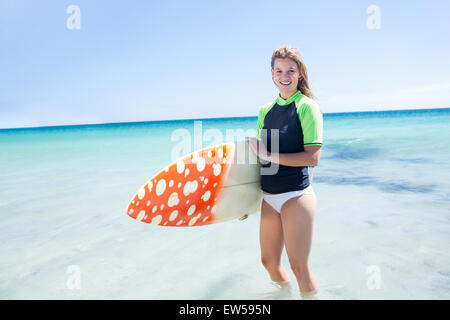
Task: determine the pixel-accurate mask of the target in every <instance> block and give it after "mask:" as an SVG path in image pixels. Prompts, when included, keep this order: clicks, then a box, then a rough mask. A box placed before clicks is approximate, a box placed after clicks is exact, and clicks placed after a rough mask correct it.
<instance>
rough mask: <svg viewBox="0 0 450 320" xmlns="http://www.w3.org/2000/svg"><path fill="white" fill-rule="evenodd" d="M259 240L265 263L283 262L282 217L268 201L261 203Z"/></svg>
mask: <svg viewBox="0 0 450 320" xmlns="http://www.w3.org/2000/svg"><path fill="white" fill-rule="evenodd" d="M259 237H260V238H259V241H260V246H261V259H262V261H263V263H275V264H279V263H280V262H281V253H282V251H283V242H284V240H283V228H282V225H281V217H280V214H279V213H278V212H276V211H275V209H273V208H272V207H271V206H270V205H269V204H268V203H267V202H266V201H264V200H263V201H262V204H261V220H260V232H259Z"/></svg>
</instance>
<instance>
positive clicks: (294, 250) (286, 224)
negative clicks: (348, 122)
mask: <svg viewBox="0 0 450 320" xmlns="http://www.w3.org/2000/svg"><path fill="white" fill-rule="evenodd" d="M271 72H272V79H273V82H274V83H275V85H276V87H277V88H278V90H279V95H278V96H277V98H276V99H275V101H273V102H271V103H269V104H267V105H264V106H263V107H262V108H261V109H260V112H259V115H258V122H257V136H256V138H247V140H248V142H249V145H250V147H251V149H252V150H253V151H254V152H255V153H256V154H257V155H258V157H259V158H260V159H262V160H263V161H261V162H262V163H263V164H262V168H263V169H267V170H269V169H270V168H273V165H275V168H277V170H276V172H275V173H273V172H270V173H268V174H264V173H262V174H261V189H262V191H263V201H262V205H261V220H260V221H261V222H260V245H261V261H262V264H263V265H264V267H265V268H266V269H267V271H268V272H269V275H270V278H271V279H272V280H273V281H275V282H277V283H278V284H280V285H281V286H287V285H288V284H289V278H288V275H287V273H286V270H285V269H284V268H283V266H282V265H281V254H282V251H283V247H286V253H287V255H288V258H289V263H290V267H291V269H292V271H293V273H294V275H295V277H296V279H297V283H298V286H299V289H300V292H301V295H302V296H303V297H311V296H313V295H315V294H316V293H317V285H316V282H315V280H314V277H313V274H312V271H311V266H310V261H309V253H310V250H311V243H312V236H313V223H314V216H315V214H316V211H317V200H316V196H315V194H314V190H313V187H312V185H311V176H310V175H311V169H310V168H312V167H315V166H317V165H318V163H319V158H320V151H321V146H322V130H323V129H322V128H323V118H322V112H321V110H320V108H319V106H318V105H317V103H316V102H315V101H314V100H313V95H312V92H311V90H310V88H309V84H308V75H307V72H306V67H305V64H304V62H303V59H302V57H301V55H300V53H299V51H298V50H297V49H295V48H292V47H289V46H286V47H281V48H279V49H277V50H275V51H274V52H273V55H272V60H271ZM272 149H274V150H272ZM277 149H278V150H277ZM245 218H247V216H243V217H242V218H241V220H243V219H245Z"/></svg>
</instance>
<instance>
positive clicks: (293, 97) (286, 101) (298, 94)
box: [276, 90, 302, 106]
mask: <svg viewBox="0 0 450 320" xmlns="http://www.w3.org/2000/svg"><path fill="white" fill-rule="evenodd" d="M301 95H302V92H301V91H300V90H297V92H296V93H294V94H293V95H292V96H291V97H290V98H289V99H287V100H285V99H283V98H282V97H281V96H280V94H278V97H277V100H276V103H277V104H278V105H280V106H285V105H288V104H290V103H291V102H292V101H294V100H295V99H297V98H298V97H300V96H301Z"/></svg>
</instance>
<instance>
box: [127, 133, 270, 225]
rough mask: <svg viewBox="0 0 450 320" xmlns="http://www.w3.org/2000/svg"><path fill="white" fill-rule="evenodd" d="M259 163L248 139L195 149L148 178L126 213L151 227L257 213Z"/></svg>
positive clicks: (223, 219)
mask: <svg viewBox="0 0 450 320" xmlns="http://www.w3.org/2000/svg"><path fill="white" fill-rule="evenodd" d="M259 170H260V165H259V163H258V161H257V158H256V155H255V154H254V153H253V152H252V151H251V150H250V148H249V146H248V142H247V141H237V142H227V143H224V144H220V145H215V146H210V147H207V148H204V149H202V150H198V151H194V152H192V153H190V154H188V155H186V156H184V157H182V158H180V159H178V160H176V161H174V162H172V163H171V164H169V165H168V166H167V167H165V168H164V169H162V170H161V171H159V172H158V173H156V174H155V175H154V176H153V177H151V178H150V179H149V180H148V181H147V182H146V183H145V184H144V185H143V186H142V187H141V188H140V189H139V190H138V191H137V192H136V193H135V194H134V196H133V197H132V199H131V201H130V202H129V204H128V206H127V208H126V213H127V214H128V216H130V217H131V218H133V219H136V220H138V221H141V222H144V223H149V224H152V225H155V226H165V227H195V226H203V225H209V224H213V223H220V222H224V221H229V220H232V219H237V218H240V217H242V216H243V215H245V214H248V215H251V214H254V213H257V212H259V211H260V208H261V201H262V191H261V181H260V171H259Z"/></svg>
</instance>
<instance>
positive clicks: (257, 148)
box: [245, 137, 270, 161]
mask: <svg viewBox="0 0 450 320" xmlns="http://www.w3.org/2000/svg"><path fill="white" fill-rule="evenodd" d="M245 140H246V141H247V142H248V144H249V146H250V149H252V150H253V152H254V153H255V154H256V155H257V156H258V157H259V158H260V159H262V160H265V161H270V153H269V152H267V150H266V148H265V147H264V145H263V144H262V143H261V142H259V141H258V139H256V138H255V137H245Z"/></svg>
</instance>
